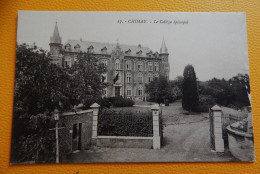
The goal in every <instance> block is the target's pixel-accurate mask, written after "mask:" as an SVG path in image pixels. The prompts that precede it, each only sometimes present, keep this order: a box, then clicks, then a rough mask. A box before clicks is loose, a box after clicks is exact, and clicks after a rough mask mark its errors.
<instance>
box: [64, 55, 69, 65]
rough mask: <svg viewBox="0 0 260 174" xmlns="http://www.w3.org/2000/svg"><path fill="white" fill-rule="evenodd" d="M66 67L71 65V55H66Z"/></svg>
mask: <svg viewBox="0 0 260 174" xmlns="http://www.w3.org/2000/svg"><path fill="white" fill-rule="evenodd" d="M64 63H65V67H71V59H70V57H69V56H66V57H65V62H64Z"/></svg>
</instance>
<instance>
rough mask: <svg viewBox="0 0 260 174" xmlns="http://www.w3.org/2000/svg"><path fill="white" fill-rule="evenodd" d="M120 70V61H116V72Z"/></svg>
mask: <svg viewBox="0 0 260 174" xmlns="http://www.w3.org/2000/svg"><path fill="white" fill-rule="evenodd" d="M119 69H120V60H119V59H116V70H119Z"/></svg>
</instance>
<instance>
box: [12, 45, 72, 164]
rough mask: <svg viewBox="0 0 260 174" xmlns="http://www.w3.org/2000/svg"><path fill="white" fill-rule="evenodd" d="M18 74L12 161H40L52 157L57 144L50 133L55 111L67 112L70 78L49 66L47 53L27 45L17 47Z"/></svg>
mask: <svg viewBox="0 0 260 174" xmlns="http://www.w3.org/2000/svg"><path fill="white" fill-rule="evenodd" d="M15 73H16V74H15V77H16V78H15V91H14V112H13V134H12V158H11V159H12V160H13V161H16V160H19V161H30V160H34V161H36V162H37V161H41V160H43V159H41V158H40V156H41V154H46V153H50V154H51V153H52V147H53V146H52V145H53V144H54V142H55V141H54V140H53V139H52V138H53V137H52V136H50V131H49V128H52V127H53V126H54V123H53V118H52V116H51V115H52V112H53V111H54V109H55V108H59V109H60V110H66V109H68V108H64V105H63V106H61V103H67V101H68V100H69V98H68V97H67V94H68V88H67V86H68V82H69V76H68V75H67V73H66V71H65V70H64V69H62V68H60V67H58V66H56V65H53V64H51V63H50V59H49V58H48V55H47V53H46V52H45V51H43V50H39V49H38V48H37V46H33V47H29V46H27V45H25V44H23V45H17V48H16V72H15ZM51 156H52V155H51ZM49 159H51V158H49Z"/></svg>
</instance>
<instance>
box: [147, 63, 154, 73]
mask: <svg viewBox="0 0 260 174" xmlns="http://www.w3.org/2000/svg"><path fill="white" fill-rule="evenodd" d="M148 71H153V62H148Z"/></svg>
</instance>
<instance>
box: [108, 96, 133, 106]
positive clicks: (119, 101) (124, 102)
mask: <svg viewBox="0 0 260 174" xmlns="http://www.w3.org/2000/svg"><path fill="white" fill-rule="evenodd" d="M108 101H109V102H110V103H111V104H112V105H113V106H114V107H132V106H133V105H134V104H135V102H134V101H133V100H131V99H128V98H123V97H109V98H108Z"/></svg>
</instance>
